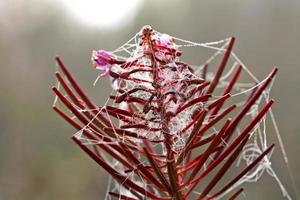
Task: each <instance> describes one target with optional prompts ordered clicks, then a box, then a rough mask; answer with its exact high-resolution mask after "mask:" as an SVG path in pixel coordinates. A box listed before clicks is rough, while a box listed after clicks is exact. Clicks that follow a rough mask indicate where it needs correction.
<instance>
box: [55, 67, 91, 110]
mask: <svg viewBox="0 0 300 200" xmlns="http://www.w3.org/2000/svg"><path fill="white" fill-rule="evenodd" d="M55 75H56V77H57V80H58V81H59V82H60V83H61V85H62V86H63V88H64V89H65V91H66V92H67V94H69V96H70V98H71V99H72V101H73V102H74V103H75V104H76V106H78V107H79V108H81V109H84V108H85V107H84V106H83V105H82V102H80V100H79V99H78V98H77V97H76V95H75V94H74V93H73V91H72V89H71V88H70V87H69V86H68V84H67V83H66V82H65V80H64V79H63V78H62V76H61V75H60V73H59V72H56V73H55Z"/></svg>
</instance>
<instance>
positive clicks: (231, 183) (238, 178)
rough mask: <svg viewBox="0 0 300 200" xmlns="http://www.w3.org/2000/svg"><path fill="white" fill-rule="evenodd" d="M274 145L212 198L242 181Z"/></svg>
mask: <svg viewBox="0 0 300 200" xmlns="http://www.w3.org/2000/svg"><path fill="white" fill-rule="evenodd" d="M274 146H275V145H274V144H272V145H270V146H269V147H268V148H267V149H266V150H265V151H264V152H263V153H262V154H260V155H259V156H258V157H257V158H256V159H255V160H254V161H253V162H252V163H251V164H250V165H248V166H247V167H246V168H245V169H244V170H243V171H242V172H241V173H239V174H238V175H237V176H236V177H235V178H234V179H233V180H231V181H230V182H229V183H228V184H227V185H225V186H224V187H223V188H222V189H221V190H220V191H218V192H217V193H215V194H214V195H212V197H211V198H215V197H217V196H219V195H220V194H222V193H224V192H225V191H226V190H228V189H229V188H230V187H231V186H232V185H234V184H235V183H236V182H237V181H238V180H240V179H241V178H242V177H243V176H244V175H245V174H246V173H247V172H249V171H250V170H251V169H252V168H253V167H255V166H256V165H257V163H258V162H260V161H261V160H262V159H263V158H264V157H265V156H266V155H267V154H268V153H269V152H270V151H271V150H272V149H273V148H274Z"/></svg>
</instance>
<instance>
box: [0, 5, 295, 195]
mask: <svg viewBox="0 0 300 200" xmlns="http://www.w3.org/2000/svg"><path fill="white" fill-rule="evenodd" d="M82 2H84V4H82ZM299 10H300V1H299V0H288V1H281V0H264V1H261V0H251V1H247V0H246V1H239V0H227V1H216V0H210V1H196V0H194V1H192V0H184V1H183V0H181V1H180V0H164V1H163V0H151V1H150V0H148V1H147V0H128V1H122V0H111V1H110V0H106V1H102V0H84V1H83V0H76V1H75V0H74V1H70V0H65V1H63V0H43V1H41V0H26V1H25V0H0V69H1V71H0V199H1V200H23V199H26V200H27V199H28V200H53V199H72V200H82V199H97V200H100V199H103V198H104V195H105V191H106V183H107V175H106V174H105V173H104V171H103V170H102V169H100V168H99V167H98V166H97V165H96V164H95V163H94V162H93V161H92V160H91V159H90V158H88V156H86V155H85V154H84V153H83V152H82V151H81V150H80V149H79V148H78V147H77V145H75V144H74V143H73V142H72V141H71V140H70V136H71V134H72V133H74V129H73V128H71V127H70V126H69V125H68V124H67V123H66V122H64V121H63V120H61V119H60V118H59V117H58V116H57V115H56V114H55V113H54V112H53V111H52V103H53V98H54V95H53V94H52V92H51V86H53V85H54V84H55V79H54V72H55V70H56V66H55V62H54V57H55V55H60V56H61V57H62V58H63V59H64V61H65V62H66V63H67V64H68V65H69V66H70V67H71V70H72V71H73V72H74V74H75V76H76V77H77V79H78V81H79V82H80V84H81V85H82V86H83V87H84V88H85V89H86V90H88V91H89V92H90V94H91V95H92V96H93V97H94V100H95V101H96V102H99V103H101V102H103V101H104V100H105V98H106V96H107V94H109V91H110V87H109V81H103V82H101V84H100V85H99V84H98V85H97V86H96V87H93V86H92V83H93V81H94V80H95V78H96V76H97V74H96V73H95V70H94V69H92V68H91V67H90V55H91V51H92V50H94V49H108V50H113V49H115V48H117V47H118V46H120V45H121V44H123V43H124V42H125V41H127V40H128V39H129V38H131V37H132V36H133V35H134V34H135V33H136V32H137V31H139V29H140V28H141V27H142V26H143V25H145V24H150V25H151V26H152V27H154V28H155V29H157V30H159V31H160V32H166V33H169V34H171V35H175V36H177V37H180V38H184V39H188V40H191V41H198V42H206V41H216V40H219V39H223V38H227V37H229V36H232V35H233V36H236V38H237V42H236V45H235V47H234V51H235V52H236V53H237V54H238V55H239V57H240V58H241V59H242V60H243V61H244V62H245V63H246V65H247V66H248V67H250V68H251V70H252V71H253V72H254V73H255V74H257V76H258V77H259V78H260V79H262V78H263V77H264V76H265V75H266V74H267V72H268V71H270V69H271V67H272V66H274V65H276V66H278V67H279V75H278V77H277V79H276V82H275V84H274V87H273V90H272V93H271V95H272V96H273V97H274V98H275V99H276V104H275V105H274V108H273V111H274V113H275V115H276V119H277V122H278V126H279V129H280V131H281V135H282V138H283V142H284V144H285V147H286V151H287V154H288V157H289V166H290V169H288V167H287V166H286V165H285V163H284V161H283V159H282V154H281V152H280V150H279V148H277V149H276V150H275V153H274V154H273V158H272V163H273V167H274V169H275V170H276V172H277V173H278V176H279V177H280V178H281V180H282V182H283V183H284V185H285V186H286V188H287V189H288V191H289V192H290V194H291V196H292V197H293V199H297V197H296V194H295V190H298V189H299V188H300V175H299V171H298V169H299V168H300V160H299V153H300V145H299V144H300V121H299V113H300V106H299V102H300V95H299V92H300V79H299V76H300V50H299V47H300V43H299V39H300V38H299V36H300V22H299V19H300V12H299ZM268 134H269V135H268V137H269V141H270V142H275V143H278V142H277V139H276V137H275V134H274V131H270V132H269V133H268ZM277 146H278V145H277ZM289 173H290V174H292V177H293V179H294V183H293V180H292V179H291V178H290V177H289ZM293 185H294V186H293ZM293 187H294V189H293ZM246 188H247V191H246V192H245V194H246V197H248V198H246V197H243V196H241V199H274V200H277V199H278V200H279V199H283V197H282V196H281V193H280V189H279V187H278V186H277V184H276V183H275V181H274V179H272V178H270V177H269V176H264V177H263V179H261V180H260V181H259V182H258V183H252V184H247V185H246ZM298 197H299V196H298Z"/></svg>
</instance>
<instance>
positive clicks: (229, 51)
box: [206, 37, 235, 94]
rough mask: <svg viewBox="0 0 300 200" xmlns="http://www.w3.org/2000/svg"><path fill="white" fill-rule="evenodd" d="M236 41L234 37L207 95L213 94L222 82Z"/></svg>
mask: <svg viewBox="0 0 300 200" xmlns="http://www.w3.org/2000/svg"><path fill="white" fill-rule="evenodd" d="M234 41H235V38H234V37H232V38H230V40H229V44H228V47H227V49H226V51H225V53H224V56H223V58H222V61H221V63H220V65H219V67H218V69H217V72H216V74H215V76H214V78H213V80H212V81H211V83H210V85H209V88H208V89H207V91H206V94H212V93H213V92H214V90H215V88H216V86H217V85H218V83H219V80H220V78H221V76H222V73H223V71H224V69H225V66H226V64H227V61H228V59H229V57H230V54H231V50H232V47H233V44H234Z"/></svg>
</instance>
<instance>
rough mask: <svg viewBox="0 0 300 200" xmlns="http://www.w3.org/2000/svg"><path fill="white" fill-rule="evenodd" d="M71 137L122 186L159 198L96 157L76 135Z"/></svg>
mask: <svg viewBox="0 0 300 200" xmlns="http://www.w3.org/2000/svg"><path fill="white" fill-rule="evenodd" d="M72 139H73V140H74V141H75V142H76V143H77V144H78V145H79V146H80V148H81V149H82V150H83V151H84V152H85V153H87V154H88V155H89V156H90V157H91V158H92V159H93V160H94V161H95V162H97V163H98V165H100V166H102V167H103V168H104V169H105V170H106V171H107V172H108V173H109V174H110V175H111V176H112V177H114V178H115V179H116V180H117V181H118V182H119V183H120V184H122V185H123V186H124V187H126V188H127V189H129V190H130V188H133V189H134V190H136V191H137V192H139V193H141V194H143V195H145V196H148V197H150V198H153V199H160V200H162V199H163V198H160V197H158V196H156V195H155V194H153V193H152V192H149V191H147V190H146V189H145V188H143V187H141V186H139V185H137V184H136V183H134V182H132V181H131V180H130V179H128V178H127V177H126V176H125V175H122V174H120V173H119V172H118V171H116V170H115V169H114V168H113V167H112V166H110V165H109V164H108V163H106V162H105V161H104V160H101V159H100V158H99V157H97V156H96V155H95V154H94V153H93V152H92V151H91V150H90V149H89V148H87V147H86V146H85V145H83V144H82V143H81V142H80V140H78V139H77V138H76V137H74V136H73V137H72Z"/></svg>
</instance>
